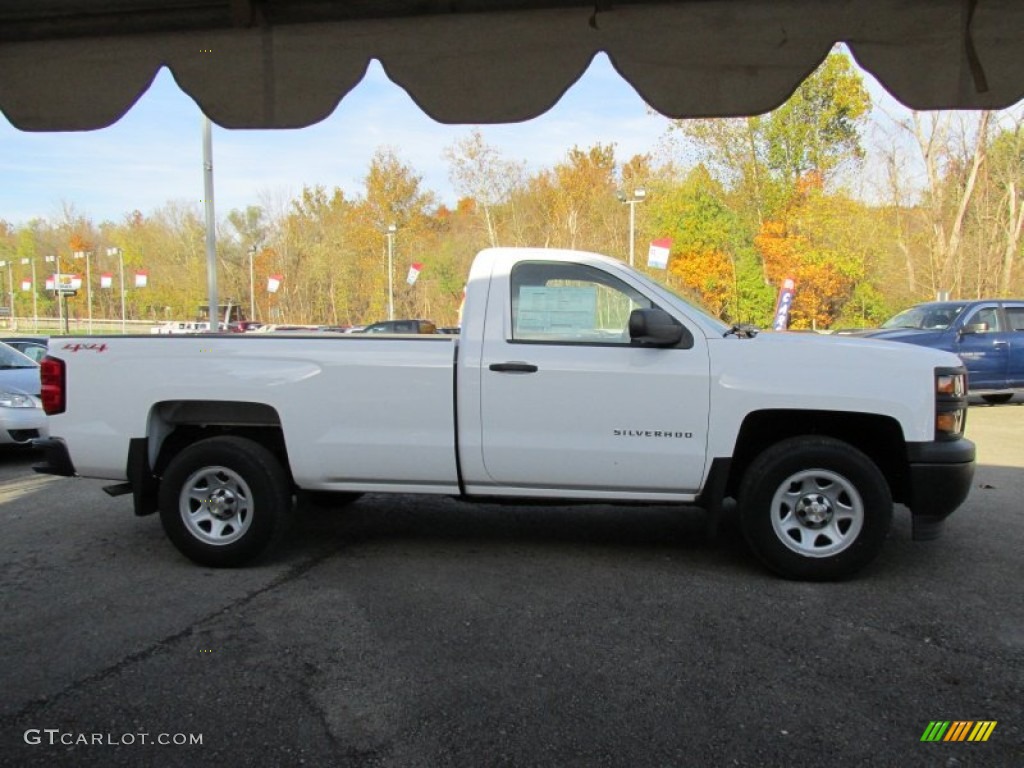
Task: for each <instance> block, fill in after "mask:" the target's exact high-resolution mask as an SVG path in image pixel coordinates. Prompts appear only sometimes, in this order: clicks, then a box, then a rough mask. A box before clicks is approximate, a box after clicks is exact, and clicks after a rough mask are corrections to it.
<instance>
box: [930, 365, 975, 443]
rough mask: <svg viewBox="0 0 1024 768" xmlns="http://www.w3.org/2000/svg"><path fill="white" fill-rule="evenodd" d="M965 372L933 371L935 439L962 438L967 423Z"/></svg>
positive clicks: (953, 369) (954, 370) (960, 369)
mask: <svg viewBox="0 0 1024 768" xmlns="http://www.w3.org/2000/svg"><path fill="white" fill-rule="evenodd" d="M967 384H968V382H967V371H966V370H965V369H964V368H938V369H936V371H935V439H936V440H956V439H957V438H960V437H963V434H964V425H965V424H966V422H967Z"/></svg>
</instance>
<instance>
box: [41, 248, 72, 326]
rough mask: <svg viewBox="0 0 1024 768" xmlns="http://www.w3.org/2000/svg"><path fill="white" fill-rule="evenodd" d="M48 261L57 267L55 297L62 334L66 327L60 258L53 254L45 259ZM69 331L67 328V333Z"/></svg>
mask: <svg viewBox="0 0 1024 768" xmlns="http://www.w3.org/2000/svg"><path fill="white" fill-rule="evenodd" d="M44 258H45V259H46V261H49V262H51V263H53V264H54V265H55V269H56V270H57V271H56V273H55V274H54V275H53V295H54V296H56V297H57V332H58V333H60V329H61V328H63V327H64V302H63V301H61V299H62V298H63V297H64V294H63V293H61V290H60V256H59V255H56V254H51V255H49V256H46V257H44ZM66 330H67V329H66V328H65V331H66Z"/></svg>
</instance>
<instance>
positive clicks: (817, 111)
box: [674, 52, 871, 229]
mask: <svg viewBox="0 0 1024 768" xmlns="http://www.w3.org/2000/svg"><path fill="white" fill-rule="evenodd" d="M870 109H871V99H870V97H869V95H868V93H867V91H866V90H865V88H864V85H863V80H862V78H861V76H860V74H859V73H857V71H856V70H855V69H854V67H853V64H852V62H851V60H850V58H849V57H848V56H847V55H845V54H843V53H838V52H833V53H831V54H829V56H828V57H827V58H826V59H825V61H824V62H822V64H821V66H820V67H818V69H817V70H815V72H813V73H812V74H811V75H810V76H809V77H808V78H806V79H805V80H804V81H803V82H802V83H801V84H800V85H799V86H798V87H797V89H796V91H795V92H794V93H793V95H792V96H791V97H790V98H789V100H787V101H786V102H785V103H784V104H783V105H781V106H780V107H779V108H778V109H776V110H774V111H772V112H770V113H768V114H766V115H761V116H755V117H746V118H735V119H725V120H721V119H715V120H707V119H704V120H679V121H676V122H675V123H674V126H675V129H676V130H679V131H682V133H683V134H684V135H685V136H686V137H687V138H688V139H689V140H690V141H691V142H692V143H693V145H694V146H695V147H696V149H697V152H698V154H699V156H700V157H701V159H702V160H703V161H704V162H705V163H706V164H707V165H708V167H709V168H710V169H711V171H712V172H713V173H714V174H715V176H716V177H717V178H720V179H721V180H722V181H723V182H724V183H725V184H726V185H727V187H728V188H729V189H730V190H731V191H732V192H733V193H734V194H736V195H737V198H738V202H739V207H740V209H741V210H742V211H743V215H744V216H746V217H747V218H748V219H749V220H750V222H751V225H752V228H753V229H756V228H757V227H758V226H759V225H760V223H761V222H762V221H764V220H765V219H766V218H771V217H776V218H777V217H778V215H779V213H780V211H781V209H782V208H784V207H785V206H786V205H787V204H788V203H789V200H790V199H791V197H792V195H793V194H795V193H796V187H797V183H798V181H799V179H801V178H802V177H804V176H805V175H806V174H808V173H811V172H814V173H817V174H819V176H820V177H821V178H822V179H824V180H825V181H826V183H831V182H832V181H833V180H834V179H835V178H837V176H838V175H839V173H840V171H842V170H843V169H845V168H847V167H850V166H851V165H855V164H856V163H858V162H859V161H860V160H861V159H862V158H863V156H864V150H863V148H862V146H861V138H860V132H861V130H862V128H863V127H864V126H865V125H866V122H867V119H868V114H869V112H870Z"/></svg>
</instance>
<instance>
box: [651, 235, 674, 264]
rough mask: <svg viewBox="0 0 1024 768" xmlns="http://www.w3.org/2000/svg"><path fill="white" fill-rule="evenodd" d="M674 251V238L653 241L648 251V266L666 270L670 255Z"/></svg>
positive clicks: (661, 238)
mask: <svg viewBox="0 0 1024 768" xmlns="http://www.w3.org/2000/svg"><path fill="white" fill-rule="evenodd" d="M671 250H672V238H670V237H660V238H658V239H657V240H651V247H650V250H648V251H647V266H649V267H651V268H653V269H666V268H667V267H668V254H669V252H670V251H671Z"/></svg>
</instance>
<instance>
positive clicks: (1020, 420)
mask: <svg viewBox="0 0 1024 768" xmlns="http://www.w3.org/2000/svg"><path fill="white" fill-rule="evenodd" d="M1021 434H1024V406H1021V405H1020V404H1014V405H1007V406H996V407H985V406H982V407H975V408H972V409H971V412H970V415H969V419H968V435H969V436H970V437H971V438H972V439H974V440H975V441H976V442H977V443H978V447H979V468H978V472H977V475H976V478H975V487H974V489H973V490H972V493H971V496H970V497H969V499H968V501H967V502H966V504H965V505H964V507H963V508H962V509H961V510H959V511H958V512H957V513H956V514H955V515H954V516H953V517H952V518H950V520H949V522H948V524H947V527H946V532H945V535H944V537H943V538H942V539H940V540H939V541H935V542H930V543H914V542H911V541H910V524H909V519H908V515H907V514H906V512H905V510H902V511H901V512H902V513H901V514H898V515H897V522H896V525H895V526H894V528H893V531H892V534H891V535H890V538H889V541H888V543H887V547H886V549H885V550H884V552H883V555H882V557H881V558H880V560H879V562H878V563H876V564H875V565H874V566H872V567H871V568H870V569H869V570H868V571H867V572H866V573H864V574H863V575H862V576H861V577H860V578H858V579H857V580H855V581H851V582H848V583H841V584H800V583H791V582H785V581H781V580H778V579H775V578H773V577H772V576H770V575H768V574H766V573H765V572H764V571H763V570H762V569H761V568H760V567H759V566H758V565H757V564H756V563H755V562H754V561H753V559H752V558H751V557H750V556H749V555H747V554H746V552H745V551H744V549H743V547H742V546H741V545H740V544H738V543H737V542H735V541H733V540H731V539H728V538H723V539H718V540H711V539H709V538H708V536H707V534H706V527H705V524H704V520H703V517H702V515H701V514H700V513H698V512H695V511H689V510H682V511H680V510H679V509H676V508H671V507H654V508H614V507H609V506H603V505H592V506H580V507H539V506H526V507H520V506H504V507H502V506H496V505H483V506H471V505H465V504H460V503H458V502H454V501H450V500H447V499H431V498H426V497H416V496H408V497H397V498H392V497H384V496H368V497H366V498H364V499H363V500H362V501H360V502H359V503H358V504H356V505H354V506H352V507H350V508H347V509H344V510H330V509H309V510H305V511H303V513H302V514H301V515H300V516H299V517H298V518H297V520H296V523H295V526H294V529H293V531H292V534H291V536H290V538H289V540H288V543H287V544H286V546H285V547H283V548H282V549H281V550H279V551H278V552H277V554H276V556H275V557H274V558H273V559H271V560H270V561H268V562H266V563H265V564H263V565H261V566H259V567H255V568H249V569H242V570H234V571H215V570H208V569H203V568H199V567H196V566H194V565H192V564H190V563H189V562H187V561H185V560H184V559H183V558H182V557H181V556H180V555H178V553H177V552H176V551H175V550H174V549H173V548H172V547H171V545H170V544H169V543H167V542H166V540H165V539H164V536H163V533H162V530H161V528H160V524H159V521H158V520H157V519H156V518H155V517H148V518H135V517H134V516H133V515H132V513H131V508H130V501H129V500H128V499H127V498H125V497H120V498H115V499H111V498H108V497H107V496H106V495H105V494H103V493H102V492H101V491H100V487H101V486H102V485H103V483H101V482H95V481H85V480H64V479H57V478H49V477H42V476H37V475H34V474H33V473H32V472H31V470H30V465H31V463H32V461H33V457H29V456H26V455H25V454H19V453H5V454H3V455H0V541H2V542H3V544H2V547H0V574H2V576H0V601H2V602H0V609H2V610H0V627H2V632H0V668H2V669H3V678H4V680H3V685H2V686H0V765H12V766H13V765H17V766H30V765H39V766H44V765H46V766H53V765H69V766H70V765H75V766H81V765H96V766H100V765H103V766H109V765H126V766H127V765H137V764H150V765H156V766H164V765H168V766H178V765H181V766H196V765H298V764H301V763H304V764H306V765H311V766H313V765H326V764H331V765H338V766H444V765H449V766H493V765H509V766H564V765H580V766H674V765H679V766H683V765H701V764H703V765H750V766H760V765H800V764H802V765H821V764H829V765H896V764H899V765H910V766H913V765H921V766H934V765H985V766H1002V765H1006V766H1010V765H1019V764H1020V763H1021V756H1022V755H1024V708H1022V705H1021V702H1022V701H1024V600H1022V592H1024V588H1022V578H1021V576H1022V568H1021V552H1022V551H1024V519H1022V504H1021V501H1020V500H1021V498H1024V441H1021V439H1020V435H1021ZM935 720H943V721H945V720H950V721H957V720H970V721H995V722H996V726H995V728H994V730H993V731H992V733H991V736H990V737H989V739H988V741H987V742H984V743H968V742H964V743H953V742H944V743H922V742H921V736H922V734H923V733H924V731H925V729H926V728H927V727H928V725H929V723H930V722H931V721H935ZM197 736H198V740H201V743H196V742H197V738H196V737H197ZM164 742H166V743H164Z"/></svg>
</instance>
